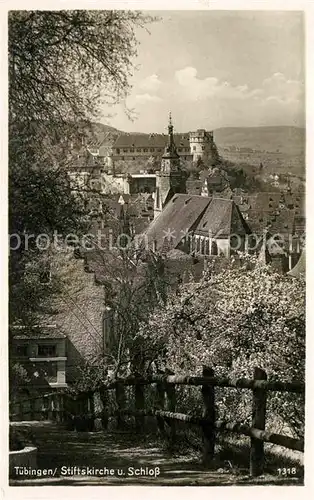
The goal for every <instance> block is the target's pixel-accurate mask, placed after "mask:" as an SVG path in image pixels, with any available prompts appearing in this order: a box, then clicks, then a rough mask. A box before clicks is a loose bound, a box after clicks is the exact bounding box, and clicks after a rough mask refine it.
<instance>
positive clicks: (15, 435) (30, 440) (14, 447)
mask: <svg viewBox="0 0 314 500" xmlns="http://www.w3.org/2000/svg"><path fill="white" fill-rule="evenodd" d="M33 444H34V436H33V434H32V432H31V431H30V430H29V429H18V428H16V427H13V426H10V429H9V450H10V451H18V450H23V448H25V447H26V446H32V445H33Z"/></svg>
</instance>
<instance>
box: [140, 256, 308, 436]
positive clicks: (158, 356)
mask: <svg viewBox="0 0 314 500" xmlns="http://www.w3.org/2000/svg"><path fill="white" fill-rule="evenodd" d="M140 335H141V337H142V339H143V342H146V343H150V345H151V350H152V351H153V349H155V360H156V362H157V363H162V364H165V365H166V366H167V367H168V368H170V369H171V370H173V371H174V372H175V373H177V374H180V373H185V374H186V373H188V374H196V373H199V370H200V368H201V367H202V365H203V364H204V365H210V366H212V367H213V368H214V369H215V373H216V374H217V375H230V376H234V377H243V376H246V377H249V378H250V377H252V371H253V368H254V366H259V367H261V368H263V369H265V370H266V372H267V374H268V377H269V379H270V380H272V379H273V380H276V379H277V380H281V381H293V380H299V381H300V380H301V381H302V380H304V370H305V283H304V281H303V280H296V279H293V278H290V277H288V276H283V275H278V274H276V273H275V272H273V271H272V269H271V268H270V267H269V266H261V265H257V264H255V263H254V261H252V258H250V259H248V260H247V259H244V262H243V265H242V266H241V267H239V268H234V267H233V265H231V264H230V265H229V268H227V269H225V270H223V271H222V272H220V273H218V274H212V273H211V272H210V271H209V272H208V274H207V276H205V277H204V278H203V279H202V280H201V281H200V282H199V283H191V284H188V285H185V286H181V288H180V292H179V293H178V294H177V295H176V296H174V297H173V298H172V300H170V301H168V303H167V305H166V306H163V307H161V308H159V309H157V310H156V311H154V312H153V314H152V315H151V317H150V320H149V323H148V325H147V324H145V325H144V326H143V328H142V331H141V333H140ZM217 392H218V394H219V397H218V401H219V412H220V418H227V419H228V418H229V419H230V420H235V416H234V415H236V414H237V416H238V419H239V420H246V419H249V418H250V417H251V410H250V405H249V396H248V395H247V394H246V391H238V392H237V391H233V393H232V391H228V392H227V391H223V392H222V391H217ZM234 392H236V394H234ZM300 403H301V404H300ZM302 403H304V401H301V397H300V396H299V395H293V394H287V393H284V394H278V393H274V394H272V395H269V403H268V408H269V410H270V415H271V419H272V421H271V422H270V423H272V424H275V423H278V421H279V420H280V421H281V422H284V423H288V424H289V425H290V426H291V429H292V430H293V432H294V433H296V434H298V435H299V434H302V432H303V430H304V404H302ZM194 406H195V405H194ZM276 418H277V420H276Z"/></svg>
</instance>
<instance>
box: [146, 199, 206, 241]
mask: <svg viewBox="0 0 314 500" xmlns="http://www.w3.org/2000/svg"><path fill="white" fill-rule="evenodd" d="M210 200H211V198H206V197H204V196H197V195H188V194H175V195H174V196H173V197H172V198H171V200H170V201H169V202H168V203H167V205H166V206H165V208H164V209H163V211H162V212H161V213H160V214H159V215H158V217H157V218H156V219H155V220H153V221H152V222H151V224H150V225H149V227H148V228H147V230H146V232H145V236H146V237H147V238H148V241H149V242H150V243H151V244H153V242H155V245H156V249H157V250H160V249H162V248H164V244H165V243H167V242H168V250H171V248H175V247H176V246H177V245H178V244H179V242H180V241H181V240H182V238H183V237H184V235H185V234H186V232H187V231H190V230H191V228H192V227H193V225H195V223H196V222H197V221H198V219H199V218H200V217H201V216H202V214H203V213H204V211H205V210H206V208H207V206H208V204H209V203H210Z"/></svg>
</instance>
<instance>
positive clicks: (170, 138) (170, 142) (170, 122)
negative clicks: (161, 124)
mask: <svg viewBox="0 0 314 500" xmlns="http://www.w3.org/2000/svg"><path fill="white" fill-rule="evenodd" d="M168 135H169V145H172V144H174V141H173V125H172V116H171V111H170V113H169V125H168Z"/></svg>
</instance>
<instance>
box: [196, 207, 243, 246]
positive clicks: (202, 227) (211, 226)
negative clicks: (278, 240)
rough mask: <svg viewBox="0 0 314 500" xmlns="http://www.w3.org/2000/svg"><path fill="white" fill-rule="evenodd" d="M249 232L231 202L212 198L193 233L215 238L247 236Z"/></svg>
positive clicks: (236, 208)
mask: <svg viewBox="0 0 314 500" xmlns="http://www.w3.org/2000/svg"><path fill="white" fill-rule="evenodd" d="M250 232H251V231H250V229H249V227H248V225H247V224H246V222H245V221H244V219H243V217H242V215H241V212H240V210H239V209H238V207H237V206H236V204H235V203H234V201H233V200H230V199H224V198H212V199H211V201H210V203H209V205H208V206H207V208H206V211H205V213H204V214H203V216H202V218H201V220H200V221H199V223H198V225H197V227H196V229H195V233H196V234H199V235H204V236H208V234H209V233H211V234H212V235H213V237H216V238H225V237H229V236H230V235H231V234H232V233H236V234H249V233H250Z"/></svg>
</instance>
